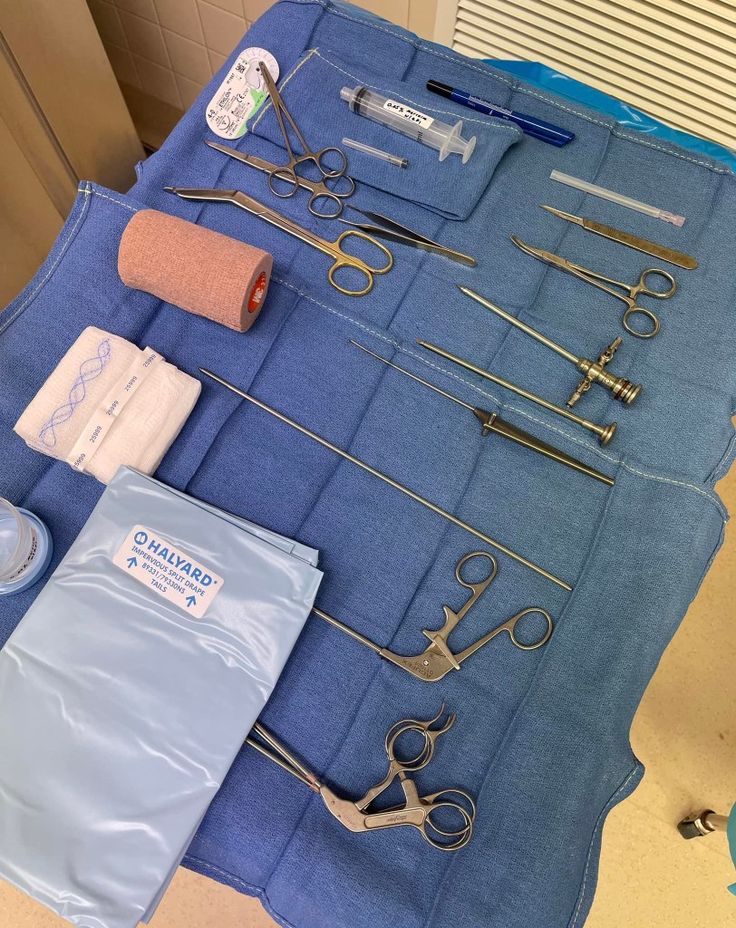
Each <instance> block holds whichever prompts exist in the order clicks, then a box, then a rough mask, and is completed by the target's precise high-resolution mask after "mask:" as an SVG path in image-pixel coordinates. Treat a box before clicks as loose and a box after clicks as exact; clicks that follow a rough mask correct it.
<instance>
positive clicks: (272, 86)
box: [213, 61, 355, 219]
mask: <svg viewBox="0 0 736 928" xmlns="http://www.w3.org/2000/svg"><path fill="white" fill-rule="evenodd" d="M258 67H259V68H260V70H261V74H262V75H263V80H264V81H265V83H266V89H267V90H268V93H269V96H270V97H271V103H272V105H273V111H274V113H276V119H277V120H278V123H279V128H280V129H281V134H282V135H283V137H284V145H285V146H286V153H287V154H288V156H289V161H288V163H287V164H285V165H283V166H281V167H277V166H276V165H270V166H269V168H268V170H266V173H267V175H268V186H269V187H270V188H271V193H272V194H273V195H274V196H277V197H281V198H284V199H285V198H287V197H292V196H294V194H295V193H296V191H297V188H298V187H306V186H307V185H306V184H304V183H302V181H303V180H304V178H303V177H301V176H300V175H299V174H297V168H298V167H299V165H301V164H305V163H306V162H309V161H311V162H312V164H313V165H315V166H316V168H317V170H318V171H319V173H320V174H321V175H322V176H321V179H320V180H318V181H310V182H309V184H310V186H309V187H308V188H307V189H309V190H311V191H312V196H311V197H310V198H309V203H308V209H309V212H310V213H311V214H312V215H313V216H319V217H321V218H322V219H335V218H336V217H337V216H339V215H340V213H341V212H342V205H343V204H342V201H343V199H344V198H345V197H349V196H350V195H351V194H352V193H353V192H354V191H355V181H354V180H353V178H352V177H350V176H349V175H348V174H346V173H345V172H346V171H347V169H348V159H347V157H346V156H345V152H344V151H342V149H340V148H336V147H335V146H334V145H328V146H327V147H326V148H321V149H320V150H319V151H314V150H313V149H311V148H310V147H309V146H308V145H307V143H306V142H305V140H304V136H303V135H302V134H301V132H300V131H299V127H298V126H297V124H296V122H295V121H294V117H293V116H292V115H291V113H290V112H289V111H288V110H287V108H286V104H285V103H284V101H283V99H282V98H281V94H280V93H279V91H278V90H277V88H276V83H275V82H274V79H273V78H272V77H271V74H270V72H269V70H268V68H267V67H266V65H265V64H264V63H263V62H262V61H261V62H259V64H258ZM284 120H286V121H287V122H288V123H289V125H290V126H291V128H292V131H293V132H294V135H295V136H296V137H297V139H298V140H299V144H300V145H301V147H302V154H301V155H295V154H294V149H293V148H292V147H291V142H290V141H289V133H288V130H287V128H286V122H285V121H284ZM213 147H214V146H213ZM220 150H222V149H220ZM333 153H335V154H337V155H338V156H339V164H340V166H339V167H338V168H336V169H335V168H330V167H329V166H328V164H327V157H328V156H330V155H333ZM226 154H229V152H226ZM241 160H243V159H241ZM247 163H252V162H246V164H247ZM343 178H344V179H345V180H346V181H347V182H348V184H349V187H348V189H347V190H346V191H345V192H342V193H341V192H338V191H337V190H335V189H332V188H330V187H328V186H327V185H326V184H325V180H334V181H339V180H341V179H343ZM279 181H280V182H282V184H287V187H286V189H285V190H284V189H283V187H282V186H280V185H279ZM323 198H324V199H326V200H329V201H331V202H332V203H333V204H334V206H335V212H332V213H326V212H325V213H322V212H320V211H319V210H318V209H316V208H315V205H314V204H315V203H316V202H317V201H318V200H320V199H323Z"/></svg>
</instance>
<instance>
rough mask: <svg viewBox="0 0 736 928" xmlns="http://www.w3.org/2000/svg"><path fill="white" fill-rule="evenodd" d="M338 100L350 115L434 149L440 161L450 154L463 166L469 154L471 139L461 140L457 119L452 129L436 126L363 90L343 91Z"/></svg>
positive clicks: (430, 119) (400, 105)
mask: <svg viewBox="0 0 736 928" xmlns="http://www.w3.org/2000/svg"><path fill="white" fill-rule="evenodd" d="M340 97H341V98H342V99H343V100H345V101H346V102H347V104H348V106H349V107H350V109H351V110H352V111H353V112H354V113H359V114H360V115H361V116H366V117H367V118H368V119H372V120H373V121H374V122H380V123H381V124H382V125H384V126H388V127H389V129H394V130H395V131H396V132H401V133H402V134H403V135H408V136H409V138H412V139H416V141H417V142H421V143H422V144H423V145H428V146H429V147H430V148H434V149H436V150H437V151H438V152H439V153H440V161H444V160H445V158H446V157H447V156H448V155H449V154H450V153H451V152H454V153H455V154H458V155H462V159H463V164H465V163H466V162H467V160H468V159H469V158H470V156H471V155H472V154H473V149H474V148H475V136H473V137H472V138H471V139H469V140H466V139H464V138H463V137H462V136H461V134H460V133H461V131H462V128H463V121H462V119H458V121H457V122H456V123H455V125H454V126H451V125H449V123H446V122H440V120H439V119H434V117H432V116H428V115H427V114H426V113H422V112H420V111H419V110H415V109H414V108H413V107H411V106H407V104H406V103H400V102H399V101H398V100H391V99H390V98H389V97H384V96H383V95H382V94H380V93H376V92H375V91H374V90H369V89H368V88H367V87H362V86H360V85H359V86H358V87H343V88H342V90H341V91H340Z"/></svg>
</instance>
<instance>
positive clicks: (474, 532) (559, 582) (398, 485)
mask: <svg viewBox="0 0 736 928" xmlns="http://www.w3.org/2000/svg"><path fill="white" fill-rule="evenodd" d="M200 371H201V372H202V373H203V374H204V375H205V377H209V378H210V379H212V380H214V381H216V382H217V383H219V384H221V385H222V386H223V387H226V388H227V389H228V390H231V391H232V392H233V393H236V394H237V395H238V396H240V397H242V398H243V399H244V400H248V402H249V403H252V404H253V405H254V406H257V407H258V408H259V409H262V410H263V411H264V412H267V413H269V414H270V415H272V416H274V418H276V419H279V420H280V421H281V422H284V423H285V424H286V425H290V426H291V427H292V428H293V429H296V430H297V432H301V433H302V435H306V436H307V437H308V438H311V439H312V440H313V441H316V442H317V443H318V444H320V445H322V446H323V447H324V448H327V449H329V450H330V451H332V452H334V453H335V454H338V455H339V456H340V457H341V458H344V459H345V460H346V461H350V463H351V464H355V465H356V466H357V467H360V468H361V469H362V470H364V471H367V473H369V474H371V475H372V476H374V477H377V478H378V479H379V480H382V481H383V482H384V483H387V484H388V485H389V486H391V487H393V488H394V489H395V490H399V492H401V493H404V494H405V495H406V496H408V497H410V499H413V500H414V501H415V502H417V503H420V504H421V505H422V506H425V507H426V508H427V509H429V510H431V511H432V512H434V513H436V514H437V515H438V516H442V518H443V519H447V521H448V522H452V524H453V525H457V526H458V528H462V529H464V530H465V531H466V532H469V533H470V534H471V535H473V536H475V538H479V539H480V540H481V541H484V542H485V543H486V544H487V545H490V546H491V547H492V548H495V549H496V550H497V551H500V552H501V553H502V554H506V555H508V556H509V557H510V558H512V559H513V560H515V561H517V562H518V563H519V564H523V565H524V567H528V568H529V570H533V571H534V573H536V574H539V575H540V576H541V577H544V578H545V579H546V580H549V581H550V582H551V583H554V584H556V585H557V586H559V587H561V588H562V589H563V590H567V591H568V592H569V591H571V590H572V586H570V584H569V583H568V582H567V581H566V580H561V579H560V578H559V577H556V576H555V575H554V574H552V573H550V572H549V571H548V570H545V569H544V568H543V567H540V566H539V565H538V564H535V563H534V562H533V561H530V560H528V559H527V558H525V557H524V556H523V555H521V554H517V553H516V551H513V550H512V549H511V548H508V547H506V545H504V544H502V543H501V542H499V541H496V540H495V539H494V538H491V537H490V535H486V534H485V533H483V532H481V531H480V530H479V529H477V528H474V527H473V526H472V525H470V524H468V523H467V522H463V520H462V519H458V518H457V516H454V515H453V514H452V513H451V512H448V511H447V510H446V509H443V508H442V507H441V506H438V505H437V504H436V503H433V502H431V501H430V500H428V499H425V498H424V497H423V496H420V495H419V494H418V493H415V492H414V491H413V490H410V489H409V488H408V487H405V486H404V485H403V484H401V483H399V482H398V481H396V480H394V479H393V478H392V477H389V476H387V475H386V474H384V473H382V472H381V471H380V470H376V468H375V467H371V465H370V464H366V463H365V461H361V460H360V458H356V457H355V456H354V455H352V454H348V452H347V451H343V450H342V448H338V447H337V445H333V444H332V442H330V441H327V439H326V438H322V436H321V435H317V433H316V432H312V431H310V429H308V428H305V426H303V425H300V424H299V423H298V422H295V421H294V420H293V419H290V418H289V417H288V416H285V415H284V414H283V413H281V412H279V411H278V410H276V409H274V408H273V407H271V406H269V405H268V404H267V403H264V402H263V401H262V400H259V399H256V397H255V396H251V395H250V394H249V393H246V392H245V391H244V390H240V389H239V388H238V387H236V386H235V385H234V384H232V383H229V382H228V381H227V380H224V379H223V378H222V377H218V376H217V374H213V373H212V371H208V370H206V369H205V368H203V367H200Z"/></svg>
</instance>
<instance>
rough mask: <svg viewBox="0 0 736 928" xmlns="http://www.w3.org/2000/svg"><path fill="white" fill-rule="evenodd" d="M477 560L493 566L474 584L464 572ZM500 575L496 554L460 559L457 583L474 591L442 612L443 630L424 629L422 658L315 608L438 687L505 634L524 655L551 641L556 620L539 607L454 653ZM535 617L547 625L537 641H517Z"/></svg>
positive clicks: (474, 553) (524, 611) (479, 553)
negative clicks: (458, 631)
mask: <svg viewBox="0 0 736 928" xmlns="http://www.w3.org/2000/svg"><path fill="white" fill-rule="evenodd" d="M474 558H486V560H487V561H488V564H489V570H488V573H487V575H486V576H485V577H483V578H482V579H481V580H478V581H476V582H471V581H470V580H466V579H465V576H464V575H463V568H464V567H465V566H466V564H468V563H470V561H472V560H473V559H474ZM497 573H498V564H497V562H496V558H495V557H493V555H492V554H488V553H487V552H486V551H471V552H470V553H469V554H466V555H465V556H464V557H461V558H460V560H459V561H458V562H457V564H456V565H455V579H456V580H457V582H458V583H459V584H460V585H461V586H463V587H465V589H466V590H470V596H469V597H468V599H467V600H466V602H465V605H464V606H463V607H462V608H461V609H460V610H459V611H458V612H455V610H454V609H451V608H450V607H449V606H443V607H442V610H443V612H444V614H445V621H444V623H443V625H442V627H441V628H438V629H436V630H435V629H429V628H425V629H422V634H423V635H424V637H425V638H428V639H429V645H428V646H427V647H426V648H425V649H424V651H422V653H421V654H413V655H408V656H405V655H403V654H396V653H395V652H394V651H391V650H389V649H388V648H381V647H379V646H378V645H377V644H376V643H375V642H374V641H371V640H370V638H366V637H365V636H364V635H361V634H360V633H359V632H356V631H355V629H353V628H351V627H350V626H349V625H344V624H343V623H342V622H339V621H338V620H337V619H335V618H333V617H332V616H331V615H329V614H328V613H326V612H323V611H322V610H321V609H317V608H316V607H313V608H312V611H313V612H314V613H315V614H316V615H318V616H319V617H320V618H321V619H324V620H325V621H326V622H329V623H330V624H331V625H334V626H335V628H338V629H339V630H340V631H343V632H346V633H347V634H348V635H350V636H351V637H352V638H354V639H355V640H356V641H359V642H360V643H361V644H364V645H366V647H369V648H370V649H371V650H372V651H374V652H375V653H376V654H378V655H379V657H382V658H384V660H387V661H390V663H392V664H395V665H396V666H397V667H401V668H402V669H403V670H406V671H408V672H409V673H410V674H412V675H413V676H415V677H417V678H418V679H420V680H426V681H427V682H430V683H435V682H436V681H437V680H441V679H442V678H443V677H444V676H446V675H447V674H448V673H449V672H450V671H451V670H460V665H461V664H462V663H463V661H466V660H467V659H468V658H469V657H472V655H473V654H475V652H476V651H479V650H480V649H481V648H482V647H484V646H485V645H487V644H488V643H489V642H490V641H493V639H494V638H496V637H497V636H498V635H500V634H502V633H503V632H508V635H509V638H510V639H511V643H512V644H513V645H514V647H516V648H519V649H520V650H522V651H536V649H537V648H541V647H542V645H544V644H546V643H547V642H548V641H549V639H550V637H551V635H552V632H553V630H554V625H553V622H552V617H551V616H550V614H549V613H548V612H547V611H545V610H544V609H541V608H539V607H538V606H531V607H529V608H528V609H522V610H521V611H520V612H517V613H516V615H514V616H512V617H511V618H510V619H507V620H506V621H505V622H502V623H501V624H500V625H497V626H496V628H494V629H492V630H491V631H490V632H487V633H486V634H485V635H482V636H481V637H480V638H478V640H477V641H475V642H473V644H471V645H468V647H467V648H464V649H463V650H462V651H459V652H457V653H453V651H452V649H451V648H450V646H449V644H448V638H449V637H450V634H451V633H452V631H453V630H454V629H455V628H456V627H457V625H458V624H459V623H460V622H462V620H463V619H464V618H465V616H466V615H467V614H468V613H469V612H470V610H471V609H472V608H473V606H474V605H475V604H476V603H477V602H478V600H479V599H480V598H481V596H482V595H483V594H484V593H485V591H486V590H487V589H488V587H489V586H490V585H491V583H493V580H494V579H495V577H496V574H497ZM532 614H537V615H540V616H542V618H543V619H544V621H545V625H546V628H545V630H544V632H543V633H542V634H541V636H540V637H539V638H538V639H537V640H536V641H532V642H530V643H525V642H524V641H522V640H521V639H520V638H518V637H517V635H516V626H517V625H518V624H519V622H520V621H521V620H522V619H523V618H524V617H525V616H528V615H532Z"/></svg>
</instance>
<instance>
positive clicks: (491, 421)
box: [350, 338, 614, 487]
mask: <svg viewBox="0 0 736 928" xmlns="http://www.w3.org/2000/svg"><path fill="white" fill-rule="evenodd" d="M350 344H351V345H355V347H356V348H360V350H361V351H365V353H366V354H369V355H370V356H371V357H372V358H375V359H376V360H377V361H382V362H383V363H384V364H385V365H387V367H392V368H393V369H394V370H395V371H399V372H400V373H402V374H405V375H406V376H407V377H410V378H411V379H412V380H416V382H417V383H420V384H422V386H425V387H429V389H430V390H434V392H435V393H439V394H440V396H444V397H445V398H446V399H448V400H452V402H453V403H457V405H458V406H462V407H463V409H468V410H469V411H470V412H472V413H473V415H474V416H475V417H476V419H478V421H479V422H480V423H481V425H482V426H483V434H484V435H486V434H488V432H495V433H496V434H497V435H501V436H502V437H503V438H508V439H509V440H510V441H513V442H516V443H517V444H519V445H522V446H523V447H524V448H529V449H530V450H531V451H537V452H539V454H543V455H544V456H545V457H547V458H550V460H552V461H557V463H558V464H564V465H565V466H566V467H570V468H571V469H572V470H576V471H579V473H581V474H587V475H588V476H589V477H593V478H594V479H595V480H600V482H601V483H605V484H606V485H607V486H609V487H612V486H613V484H614V480H613V478H612V477H609V476H608V475H607V474H603V473H601V472H600V471H599V470H596V469H595V468H594V467H588V465H587V464H583V462H582V461H578V460H577V458H573V457H571V456H570V455H569V454H565V452H564V451H560V450H559V448H555V447H554V446H553V445H548V444H547V443H546V442H544V441H542V440H541V439H540V438H537V437H536V436H534V435H530V434H529V432H525V431H524V430H523V429H520V428H517V427H516V426H515V425H511V423H510V422H506V421H505V420H504V419H501V418H500V416H497V415H496V413H495V412H488V410H487V409H481V408H480V407H479V406H471V405H470V403H466V402H464V401H463V400H461V399H460V398H459V397H457V396H453V394H452V393H446V392H445V391H444V390H441V389H440V388H439V387H437V386H435V385H434V384H433V383H430V381H429V380H424V378H423V377H419V376H417V374H412V372H411V371H408V370H407V369H406V368H405V367H401V366H400V365H399V364H395V363H394V362H393V361H389V360H388V358H384V357H382V356H381V355H380V354H377V353H376V352H375V351H371V350H370V348H366V347H365V345H361V344H360V342H356V341H354V340H353V339H352V338H351V339H350Z"/></svg>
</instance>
